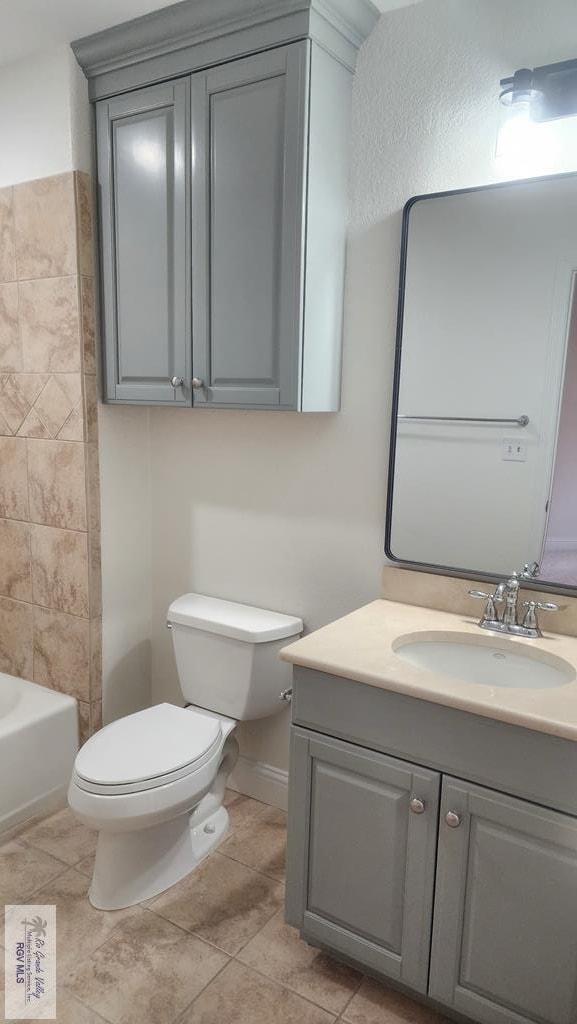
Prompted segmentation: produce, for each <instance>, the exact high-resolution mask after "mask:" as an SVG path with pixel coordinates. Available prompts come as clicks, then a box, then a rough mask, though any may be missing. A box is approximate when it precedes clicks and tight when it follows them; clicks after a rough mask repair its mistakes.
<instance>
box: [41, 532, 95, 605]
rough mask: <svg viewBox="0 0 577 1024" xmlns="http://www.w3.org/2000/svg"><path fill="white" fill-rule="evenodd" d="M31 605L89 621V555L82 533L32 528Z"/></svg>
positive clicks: (85, 539)
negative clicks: (32, 602)
mask: <svg viewBox="0 0 577 1024" xmlns="http://www.w3.org/2000/svg"><path fill="white" fill-rule="evenodd" d="M31 558H32V595H33V601H34V604H39V605H42V606H43V607H45V608H53V609H54V610H55V611H60V612H68V613H69V614H70V615H81V616H83V617H84V618H87V617H88V611H89V605H88V551H87V537H86V534H85V533H76V532H75V531H73V530H56V529H54V528H53V527H51V526H35V525H33V526H32V527H31Z"/></svg>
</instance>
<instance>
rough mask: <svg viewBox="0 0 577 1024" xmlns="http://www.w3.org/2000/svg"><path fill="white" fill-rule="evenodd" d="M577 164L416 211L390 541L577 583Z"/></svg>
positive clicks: (484, 568)
mask: <svg viewBox="0 0 577 1024" xmlns="http://www.w3.org/2000/svg"><path fill="white" fill-rule="evenodd" d="M576 276H577V175H572V174H571V175H558V176H555V177H548V178H539V179H532V180H525V181H520V182H511V183H506V184H501V185H495V186H489V187H485V188H476V189H470V190H462V191H458V192H450V193H441V194H438V195H432V196H421V197H416V198H415V199H413V200H411V201H410V202H409V203H408V204H407V207H406V210H405V218H404V228H403V253H402V267H401V298H400V308H399V327H398V336H397V367H396V380H395V397H394V408H393V422H392V438H391V439H392V445H391V465H390V470H391V472H390V476H389V501H388V514H387V538H386V551H387V554H388V556H389V557H390V558H392V559H394V560H398V561H402V562H406V563H411V564H417V565H425V566H431V567H438V568H441V569H442V568H449V569H451V570H465V571H466V572H478V573H479V572H480V573H488V574H491V575H504V574H506V573H508V572H510V571H511V570H512V569H514V568H515V567H518V566H520V565H523V564H524V563H525V562H527V561H533V560H535V561H538V562H541V563H542V572H541V578H542V579H543V580H545V581H549V582H552V583H555V584H559V585H562V586H572V587H577V313H575V311H574V309H573V307H574V305H575V304H574V302H573V295H574V293H575V292H576V289H575V279H576Z"/></svg>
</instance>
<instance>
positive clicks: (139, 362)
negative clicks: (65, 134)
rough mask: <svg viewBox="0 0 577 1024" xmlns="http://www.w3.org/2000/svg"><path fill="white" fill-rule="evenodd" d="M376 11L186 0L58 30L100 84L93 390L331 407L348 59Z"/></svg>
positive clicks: (307, 1)
mask: <svg viewBox="0 0 577 1024" xmlns="http://www.w3.org/2000/svg"><path fill="white" fill-rule="evenodd" d="M377 16H378V14H377V11H376V9H375V8H374V7H373V5H372V3H371V2H370V0H347V3H346V4H344V5H343V3H342V0H322V2H321V0H298V2H297V3H296V4H295V0H277V3H276V4H275V5H271V4H270V3H268V2H266V3H265V2H263V0H244V3H243V4H242V5H238V3H236V4H233V3H231V0H210V3H207V2H206V0H188V2H185V3H181V4H179V5H178V8H176V7H175V8H168V9H167V10H166V12H159V13H158V14H154V15H150V16H146V17H145V18H138V19H135V20H134V21H133V22H128V23H126V25H121V26H118V27H117V28H115V29H111V30H108V32H106V33H99V34H97V35H96V36H93V37H89V38H88V39H85V40H80V41H78V42H77V43H75V44H73V47H74V50H75V53H76V55H77V57H78V59H79V61H80V64H81V66H82V67H83V69H84V70H85V73H86V74H87V76H88V78H89V82H90V92H91V96H92V98H93V99H94V100H95V101H96V145H97V161H98V195H99V206H98V209H99V228H100V251H101V269H102V289H101V292H102V294H101V304H102V311H101V324H102V329H103V340H104V352H105V360H104V362H105V372H104V374H103V377H104V389H103V390H104V399H105V401H108V402H129V403H143V404H170V405H183V406H190V405H194V406H198V407H205V408H207V407H213V408H245V409H287V410H297V411H302V412H306V411H310V412H334V411H337V410H338V408H339V405H340V384H341V349H342V329H343V294H344V272H345V246H346V217H347V191H348V149H349V135H350V110H351V93H352V72H353V70H354V64H355V58H356V52H357V49H358V47H359V46H360V44H361V42H362V40H363V39H364V38H365V37H366V35H367V34H368V33H369V32H370V30H371V28H372V26H373V25H374V24H375V22H376V20H377ZM175 19H176V20H175ZM177 22H178V33H175V28H176V23H177ZM137 86H138V88H137Z"/></svg>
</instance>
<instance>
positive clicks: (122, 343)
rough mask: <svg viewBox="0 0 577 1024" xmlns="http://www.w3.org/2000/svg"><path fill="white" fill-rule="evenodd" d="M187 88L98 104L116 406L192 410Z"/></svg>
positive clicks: (174, 85)
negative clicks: (131, 404)
mask: <svg viewBox="0 0 577 1024" xmlns="http://www.w3.org/2000/svg"><path fill="white" fill-rule="evenodd" d="M189 90H190V84H189V81H188V80H186V79H182V80H180V81H177V82H167V83H163V84H160V85H154V86H151V87H150V88H146V89H139V90H137V91H135V92H131V93H128V94H126V95H125V96H119V97H115V98H114V99H110V100H103V101H102V102H100V103H99V104H98V105H97V113H96V118H97V122H96V127H97V138H98V180H99V211H100V234H101V253H102V261H101V262H102V295H103V302H102V321H103V333H104V338H105V342H106V366H105V382H104V391H105V395H106V397H107V398H108V400H109V401H119V402H139V403H157V402H161V403H170V404H175V403H176V404H180V405H186V404H190V376H191V360H190V344H189V338H190V315H189V284H188V274H189V268H190V261H189V258H188V247H189V240H188V210H189V197H188V194H187V180H188V172H187V168H188V166H189V158H188V139H189V129H188V110H189ZM173 378H177V380H180V379H182V381H183V382H184V383H183V386H179V385H178V384H177V386H173V384H172V383H171V381H172V379H173ZM176 383H177V382H176V381H175V384H176Z"/></svg>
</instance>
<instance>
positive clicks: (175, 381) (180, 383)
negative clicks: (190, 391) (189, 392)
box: [170, 377, 184, 388]
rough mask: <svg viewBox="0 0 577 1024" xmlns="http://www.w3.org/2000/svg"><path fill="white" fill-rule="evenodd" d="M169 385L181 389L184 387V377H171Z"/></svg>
mask: <svg viewBox="0 0 577 1024" xmlns="http://www.w3.org/2000/svg"><path fill="white" fill-rule="evenodd" d="M170 383H171V384H172V386H173V388H182V387H184V377H173V378H172V379H171V381H170Z"/></svg>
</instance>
